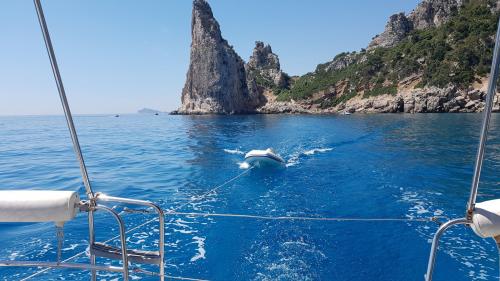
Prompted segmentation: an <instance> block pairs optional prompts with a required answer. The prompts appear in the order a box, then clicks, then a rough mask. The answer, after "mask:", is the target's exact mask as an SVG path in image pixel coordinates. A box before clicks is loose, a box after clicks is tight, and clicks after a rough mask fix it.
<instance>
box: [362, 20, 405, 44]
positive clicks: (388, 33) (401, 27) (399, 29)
mask: <svg viewBox="0 0 500 281" xmlns="http://www.w3.org/2000/svg"><path fill="white" fill-rule="evenodd" d="M412 30H413V23H412V22H411V21H410V20H409V19H408V18H407V17H406V16H405V14H404V13H399V14H394V15H392V16H391V17H390V18H389V22H388V23H387V25H386V26H385V30H384V32H382V33H381V34H380V35H377V36H375V38H373V40H372V42H371V43H370V45H369V46H368V49H372V48H374V47H392V46H394V45H396V44H397V43H399V42H401V40H403V39H404V38H405V37H406V36H407V35H408V33H410V31H412Z"/></svg>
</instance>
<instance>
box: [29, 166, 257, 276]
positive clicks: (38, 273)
mask: <svg viewBox="0 0 500 281" xmlns="http://www.w3.org/2000/svg"><path fill="white" fill-rule="evenodd" d="M253 168H254V167H250V168H249V169H247V170H245V171H244V172H242V173H240V174H238V175H236V176H234V177H232V178H231V179H229V180H227V181H225V182H224V183H222V184H219V185H218V186H216V187H214V188H212V189H210V190H209V191H207V192H205V193H203V194H202V195H200V196H196V197H195V198H192V199H191V200H189V201H188V202H186V203H184V204H181V205H180V206H178V207H176V208H173V209H170V210H169V211H167V212H166V213H165V214H166V215H169V214H172V213H175V212H176V211H177V210H180V209H182V208H184V207H185V206H187V205H189V204H192V203H194V202H196V201H198V200H202V199H204V198H205V197H206V196H208V195H210V194H212V193H213V192H215V191H217V190H219V189H221V188H222V187H224V186H226V185H228V184H230V183H232V182H233V181H235V180H237V179H239V178H240V177H242V176H244V175H246V174H247V173H249V172H250V171H251V170H252V169H253ZM146 212H147V211H146ZM154 221H158V219H157V218H154V219H150V220H148V221H146V222H144V223H142V224H140V225H137V226H135V227H133V228H131V229H129V230H127V231H126V232H125V233H126V234H129V233H130V232H132V231H135V230H137V229H139V228H141V227H143V226H146V225H148V224H150V223H152V222H154ZM119 238H120V235H116V236H114V237H112V238H110V239H108V240H106V241H104V242H103V243H104V244H106V243H109V242H111V241H115V240H117V239H119ZM85 252H86V251H82V252H80V253H78V254H76V255H73V256H71V257H69V258H67V259H65V260H63V261H62V262H68V261H71V260H74V259H76V258H78V257H80V256H82V255H84V254H85ZM51 269H52V268H44V269H41V270H39V271H37V272H35V273H33V274H31V275H29V276H27V277H25V278H23V279H21V280H20V281H27V280H29V279H31V278H33V277H36V276H38V275H40V274H42V273H45V272H47V271H49V270H51ZM135 270H136V271H137V269H135ZM139 271H141V272H143V273H146V271H145V270H142V269H141V270H139ZM165 277H166V275H165ZM168 278H171V279H177V280H194V281H198V280H200V281H203V280H202V279H190V278H185V277H173V276H168Z"/></svg>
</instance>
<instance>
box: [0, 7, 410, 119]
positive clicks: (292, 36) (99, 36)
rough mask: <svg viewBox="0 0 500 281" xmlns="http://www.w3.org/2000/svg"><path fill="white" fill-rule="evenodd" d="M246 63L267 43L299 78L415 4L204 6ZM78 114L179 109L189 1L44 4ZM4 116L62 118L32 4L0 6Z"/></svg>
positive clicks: (360, 45)
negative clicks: (256, 47) (257, 46)
mask: <svg viewBox="0 0 500 281" xmlns="http://www.w3.org/2000/svg"><path fill="white" fill-rule="evenodd" d="M209 2H210V4H211V6H212V9H213V11H214V14H215V16H216V18H217V20H218V21H219V23H220V25H221V28H222V33H223V36H224V37H225V38H226V39H227V40H228V41H229V43H230V44H232V45H233V46H234V47H235V49H236V51H237V52H238V54H239V55H240V56H241V57H242V58H243V59H244V60H248V57H249V56H250V55H251V53H252V49H253V47H254V42H255V41H256V40H262V41H265V42H266V43H270V44H271V45H272V47H273V50H274V51H275V52H276V53H277V54H278V55H279V57H280V60H281V65H282V68H283V70H284V71H286V72H287V73H289V74H291V75H300V74H304V73H307V72H309V71H312V70H314V69H315V67H316V65H317V64H318V63H323V62H326V61H328V60H331V59H332V58H333V57H334V56H335V55H336V54H338V53H340V52H342V51H354V50H359V49H361V48H363V47H365V46H366V45H367V44H368V43H369V41H370V39H371V38H372V37H373V36H374V35H376V34H377V33H380V32H381V31H382V30H383V28H384V25H385V23H386V21H387V19H388V17H389V16H390V15H391V14H393V13H396V12H400V11H404V12H409V11H411V10H412V9H413V8H414V7H415V6H416V5H417V3H418V2H419V1H418V0H398V1H394V0H376V1H374V0H349V1H345V0H314V1H305V0H244V1H243V0H211V1H210V0H209ZM42 3H43V6H44V10H45V15H46V18H47V22H48V25H49V29H50V32H51V36H52V40H53V43H54V47H55V49H56V55H57V58H58V61H59V65H60V69H61V73H62V76H63V80H64V83H65V87H66V92H67V94H68V99H69V101H70V105H71V107H72V110H73V112H74V113H77V114H99V113H133V112H136V111H137V110H138V109H140V108H143V107H150V108H155V109H160V110H172V109H175V108H177V107H178V106H179V104H180V95H181V91H182V87H183V85H184V81H185V77H186V72H187V68H188V65H189V47H190V43H191V38H190V23H191V4H192V1H191V0H146V1H138V0H135V1H132V0H105V1H102V0H100V1H99V0H85V1H76V0H71V1H68V0H45V1H44V0H42ZM0 34H1V36H2V40H1V44H0V115H24V114H62V110H61V106H60V104H59V100H58V95H57V92H56V87H55V84H54V82H53V78H52V73H51V70H50V65H49V61H48V58H47V55H46V52H45V49H44V44H43V39H42V35H41V33H40V28H39V26H38V22H37V19H36V14H35V10H34V7H33V3H32V1H31V0H2V1H0Z"/></svg>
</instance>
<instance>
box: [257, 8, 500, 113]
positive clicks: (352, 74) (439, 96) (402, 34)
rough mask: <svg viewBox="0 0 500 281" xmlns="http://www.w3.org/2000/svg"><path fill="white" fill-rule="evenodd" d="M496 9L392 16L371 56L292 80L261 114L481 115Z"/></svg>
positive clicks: (338, 61) (339, 59)
mask: <svg viewBox="0 0 500 281" xmlns="http://www.w3.org/2000/svg"><path fill="white" fill-rule="evenodd" d="M499 2H500V1H498V0H472V1H466V0H424V1H422V2H421V3H420V4H418V6H417V7H416V8H415V9H414V10H413V11H412V12H411V13H409V14H408V15H405V14H404V13H398V14H395V15H393V16H391V17H390V19H389V21H388V23H387V25H386V27H385V30H384V32H382V33H381V34H380V35H378V36H376V37H375V38H374V39H373V41H372V42H371V43H370V45H369V46H368V48H367V50H364V49H362V50H361V51H360V52H350V53H341V54H339V55H337V56H336V57H335V58H334V59H333V60H332V61H330V62H327V63H323V64H319V65H318V66H317V68H316V70H315V71H313V72H310V73H307V74H305V75H303V76H300V77H296V78H294V79H292V83H291V85H290V86H289V89H285V90H282V91H279V93H278V96H277V97H276V98H275V100H276V101H275V102H272V103H268V104H266V105H265V106H264V107H262V108H260V109H259V111H260V112H264V113H289V112H290V113H304V112H305V113H336V112H351V113H353V112H361V113H377V112H380V113H385V112H387V113H389V112H406V113H424V112H479V111H482V110H483V108H484V98H485V91H486V86H487V76H488V73H489V69H490V65H491V58H492V50H493V45H494V37H495V31H496V26H497V22H498V18H499V15H500V14H499V6H500V5H499ZM499 110H500V98H499V96H498V95H497V96H496V98H495V104H494V111H499Z"/></svg>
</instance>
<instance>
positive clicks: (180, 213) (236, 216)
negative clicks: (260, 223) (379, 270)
mask: <svg viewBox="0 0 500 281" xmlns="http://www.w3.org/2000/svg"><path fill="white" fill-rule="evenodd" d="M165 215H180V216H193V217H228V218H246V219H258V220H302V221H336V222H343V221H345V222H349V221H365V222H389V221H393V222H437V219H438V218H440V217H429V218H416V219H415V218H342V217H327V218H321V217H298V216H276V217H275V216H261V215H243V214H221V213H183V212H170V213H166V214H165Z"/></svg>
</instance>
